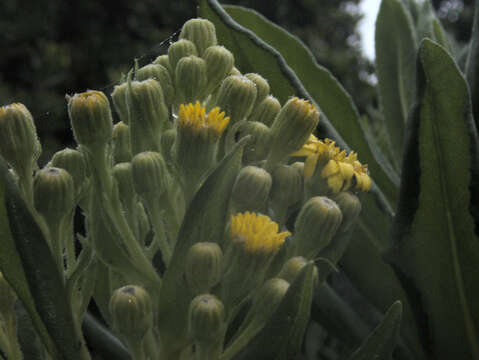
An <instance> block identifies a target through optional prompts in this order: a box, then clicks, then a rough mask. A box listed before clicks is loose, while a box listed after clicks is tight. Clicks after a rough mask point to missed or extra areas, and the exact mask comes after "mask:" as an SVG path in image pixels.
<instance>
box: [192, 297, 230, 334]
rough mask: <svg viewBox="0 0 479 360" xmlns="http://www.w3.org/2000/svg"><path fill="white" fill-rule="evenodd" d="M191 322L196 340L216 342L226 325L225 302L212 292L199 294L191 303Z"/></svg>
mask: <svg viewBox="0 0 479 360" xmlns="http://www.w3.org/2000/svg"><path fill="white" fill-rule="evenodd" d="M189 324H190V333H191V335H192V336H193V338H194V340H195V341H198V342H200V343H214V342H216V341H217V340H218V339H219V338H220V337H221V336H222V332H223V328H224V326H225V308H224V305H223V303H222V302H221V301H220V300H219V299H218V298H217V297H215V296H213V295H210V294H203V295H198V296H197V297H195V298H194V299H193V300H192V301H191V303H190V308H189Z"/></svg>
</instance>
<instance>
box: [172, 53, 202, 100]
mask: <svg viewBox="0 0 479 360" xmlns="http://www.w3.org/2000/svg"><path fill="white" fill-rule="evenodd" d="M175 81H176V93H177V97H178V99H177V100H178V102H179V103H194V102H195V101H197V100H201V99H202V98H204V97H205V95H206V94H205V90H206V86H207V82H208V76H207V70H206V63H205V61H204V60H203V59H202V58H199V57H197V56H194V55H191V56H187V57H184V58H182V59H181V60H180V61H178V65H177V66H176V72H175Z"/></svg>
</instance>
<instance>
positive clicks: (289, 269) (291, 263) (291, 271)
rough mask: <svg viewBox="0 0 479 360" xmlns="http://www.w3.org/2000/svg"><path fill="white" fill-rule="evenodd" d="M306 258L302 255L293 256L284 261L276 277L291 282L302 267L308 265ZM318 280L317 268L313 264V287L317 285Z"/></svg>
mask: <svg viewBox="0 0 479 360" xmlns="http://www.w3.org/2000/svg"><path fill="white" fill-rule="evenodd" d="M308 262H309V261H308V260H306V259H305V258H304V257H302V256H295V257H292V258H291V259H289V260H288V261H286V263H285V264H284V265H283V268H282V269H281V271H280V272H279V274H278V277H279V278H281V279H284V280H286V281H287V282H288V283H290V284H292V283H293V281H294V280H295V279H296V277H297V276H298V275H299V273H300V272H301V270H302V269H303V267H305V266H306V265H308ZM318 282H319V274H318V268H317V267H316V266H315V267H314V268H313V284H314V287H316V286H317V284H318Z"/></svg>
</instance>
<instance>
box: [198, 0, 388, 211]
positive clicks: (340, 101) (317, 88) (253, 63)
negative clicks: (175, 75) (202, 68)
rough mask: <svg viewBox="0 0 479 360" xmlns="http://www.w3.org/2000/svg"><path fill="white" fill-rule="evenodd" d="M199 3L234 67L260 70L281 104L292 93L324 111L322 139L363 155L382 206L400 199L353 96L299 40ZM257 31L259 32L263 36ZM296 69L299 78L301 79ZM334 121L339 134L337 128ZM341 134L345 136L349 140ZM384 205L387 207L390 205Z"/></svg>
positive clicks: (247, 16)
mask: <svg viewBox="0 0 479 360" xmlns="http://www.w3.org/2000/svg"><path fill="white" fill-rule="evenodd" d="M199 4H200V6H199V15H200V16H201V17H204V18H207V19H209V20H210V21H212V22H213V23H214V24H215V26H216V33H217V36H218V39H219V42H220V43H221V44H222V45H224V46H226V47H227V48H228V49H229V50H230V51H232V52H233V54H234V56H235V64H236V65H237V66H238V67H239V68H240V70H241V71H242V72H257V73H259V74H261V75H262V76H264V77H265V78H266V79H268V81H269V83H270V86H271V91H272V93H273V94H274V95H275V96H276V97H277V98H278V99H279V100H280V101H281V102H284V101H285V100H286V99H287V98H288V97H290V96H292V95H297V96H299V97H303V98H305V99H310V100H311V101H312V102H313V103H314V104H315V105H316V106H317V107H318V108H319V109H320V110H321V111H322V113H323V116H322V120H321V121H320V123H319V127H318V130H319V133H320V134H319V136H320V137H329V138H332V139H334V140H336V141H337V143H338V145H339V146H341V147H342V148H345V149H348V150H350V149H351V148H354V150H355V151H359V152H360V158H361V160H362V161H363V162H365V163H369V164H370V166H371V171H372V172H374V173H375V175H376V177H377V179H378V181H379V182H380V186H381V191H379V190H378V189H377V187H376V186H373V188H374V191H373V192H374V194H375V196H377V197H378V199H379V200H378V202H379V203H382V202H386V199H388V200H389V202H390V203H389V204H393V203H394V202H395V199H396V198H397V184H398V182H397V180H398V179H397V175H395V173H394V171H393V170H392V169H390V168H389V169H386V170H384V169H383V167H384V168H387V163H386V161H385V160H384V158H383V157H382V155H380V154H375V155H373V154H372V152H371V149H370V148H369V146H368V145H367V142H366V141H365V139H364V134H363V132H362V128H361V125H360V123H359V118H358V114H357V110H356V108H355V107H354V104H353V103H352V101H351V99H350V97H349V95H348V94H347V93H346V92H345V90H344V89H343V88H342V87H341V85H340V84H339V83H338V82H337V80H336V79H334V77H333V76H332V75H331V73H330V72H329V71H327V70H326V69H324V68H322V67H320V66H319V65H318V64H317V63H316V62H315V60H314V58H313V57H312V55H311V52H310V51H308V50H307V49H306V48H305V47H304V45H303V44H302V43H301V42H300V41H299V40H298V39H297V38H295V37H294V36H292V35H291V34H289V33H287V32H286V31H284V30H281V29H280V28H279V27H277V26H276V25H274V24H272V23H271V22H269V21H267V20H266V19H264V18H263V17H261V16H260V15H259V14H257V13H255V12H253V11H251V10H245V9H242V8H239V7H234V8H233V7H227V9H228V11H231V12H232V14H233V15H234V16H235V17H238V19H239V21H242V22H243V21H244V22H245V25H246V26H249V25H250V22H254V25H252V26H254V28H253V29H251V30H250V29H247V28H245V27H243V26H241V25H240V24H238V23H237V22H235V20H234V19H233V18H232V17H231V16H230V15H228V13H226V11H225V10H224V9H223V8H222V7H221V6H220V5H219V4H218V2H217V1H216V0H200V1H199ZM253 31H258V36H259V37H258V36H257V35H256V34H255V33H254V32H253ZM260 37H264V38H263V39H261V38H260ZM265 41H267V42H268V43H266V42H265ZM270 43H271V44H273V46H274V47H272V46H271V45H270ZM275 47H277V48H275ZM278 49H279V50H278ZM285 57H287V59H288V60H285ZM289 62H291V64H292V65H291V66H290V64H289ZM308 69H310V72H308ZM293 70H295V71H298V74H301V75H300V76H299V77H298V76H297V75H296V74H295V73H294V71H293ZM302 81H304V83H302ZM333 121H334V123H333V124H334V126H338V128H339V129H340V131H341V135H340V134H339V133H338V131H337V129H335V128H334V126H333V124H332V122H333ZM343 130H344V131H343ZM343 134H344V136H347V139H346V141H345V139H344V138H343V137H342V135H343ZM349 141H350V142H351V144H349V143H348V142H349ZM363 153H364V156H363V155H362V154H363ZM376 155H377V156H376ZM380 163H381V165H380ZM383 188H384V190H383ZM382 191H384V193H385V194H386V195H385V196H384V194H383V193H382ZM382 206H383V208H386V207H387V206H390V205H382Z"/></svg>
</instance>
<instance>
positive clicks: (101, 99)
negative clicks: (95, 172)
mask: <svg viewBox="0 0 479 360" xmlns="http://www.w3.org/2000/svg"><path fill="white" fill-rule="evenodd" d="M68 114H69V116H70V121H71V125H72V129H73V135H74V136H75V140H76V141H77V143H79V144H81V145H84V146H86V147H87V148H88V147H92V146H93V147H95V146H102V145H106V144H107V143H108V142H109V141H110V140H111V137H112V133H113V120H112V117H111V110H110V103H109V102H108V99H107V97H106V96H105V94H104V93H102V92H101V91H96V90H90V91H87V92H84V93H80V94H75V95H73V96H72V97H70V98H69V100H68Z"/></svg>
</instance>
